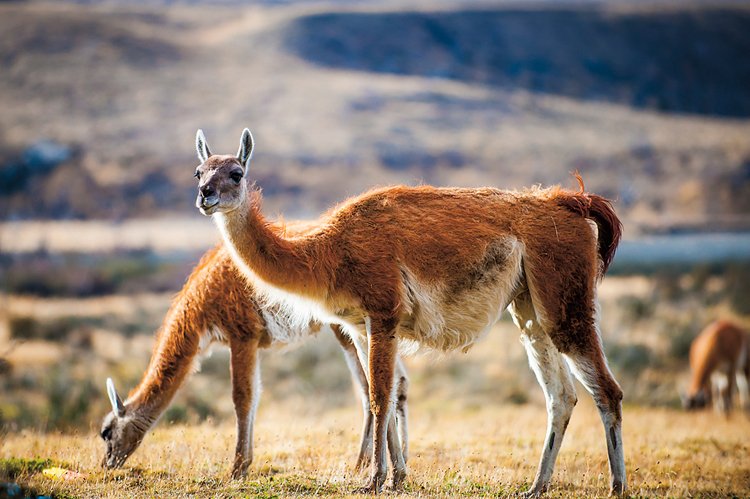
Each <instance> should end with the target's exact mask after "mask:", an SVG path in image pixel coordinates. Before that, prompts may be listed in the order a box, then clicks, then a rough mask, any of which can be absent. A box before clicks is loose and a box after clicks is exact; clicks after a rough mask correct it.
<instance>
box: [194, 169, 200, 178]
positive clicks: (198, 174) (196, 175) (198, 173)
mask: <svg viewBox="0 0 750 499" xmlns="http://www.w3.org/2000/svg"><path fill="white" fill-rule="evenodd" d="M193 177H195V178H201V172H199V171H198V170H195V173H194V174H193Z"/></svg>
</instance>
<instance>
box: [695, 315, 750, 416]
mask: <svg viewBox="0 0 750 499" xmlns="http://www.w3.org/2000/svg"><path fill="white" fill-rule="evenodd" d="M690 370H691V371H692V379H691V382H690V387H689V388H688V392H687V396H686V397H685V399H684V401H683V405H684V407H685V409H688V410H689V409H701V408H703V407H705V406H706V405H707V404H709V403H711V402H713V405H714V409H716V410H717V411H718V412H723V413H724V414H725V415H727V416H728V415H729V414H730V412H731V411H732V395H733V393H732V392H733V390H734V387H735V383H736V384H737V388H738V392H739V396H740V403H741V404H742V406H743V407H744V408H745V409H748V404H749V403H750V394H749V393H748V378H750V336H749V335H748V333H747V332H746V331H744V330H743V329H741V328H740V327H739V326H737V325H736V324H733V323H732V322H729V321H726V320H718V321H715V322H712V323H711V324H709V325H708V326H706V328H705V329H704V330H703V331H702V332H701V333H700V334H699V335H698V336H697V337H696V338H695V339H694V340H693V343H692V344H691V345H690Z"/></svg>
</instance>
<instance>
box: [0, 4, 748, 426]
mask: <svg viewBox="0 0 750 499" xmlns="http://www.w3.org/2000/svg"><path fill="white" fill-rule="evenodd" d="M0 110H1V111H0V215H1V218H2V221H1V223H0V423H1V424H2V427H3V428H4V429H5V430H6V431H14V430H17V429H20V428H36V429H42V430H74V429H80V430H88V429H90V428H95V427H97V426H98V424H99V421H100V418H101V416H102V415H103V414H104V413H105V412H106V411H107V410H108V404H107V401H106V397H105V394H104V380H105V378H106V377H107V376H113V377H115V379H116V380H118V383H119V388H120V390H121V391H127V390H128V389H130V388H131V387H133V386H135V384H136V383H137V382H138V380H139V379H140V376H141V374H142V373H143V371H144V369H145V368H146V365H147V362H148V358H149V355H150V350H151V346H152V342H153V335H154V332H155V331H156V330H157V328H158V327H159V324H160V323H161V320H162V318H163V316H164V314H165V312H166V310H167V307H168V306H169V302H170V299H171V297H172V296H173V295H174V294H175V293H176V292H177V291H178V290H179V289H180V287H181V286H182V284H183V283H184V280H185V278H186V277H187V275H188V274H189V272H190V269H191V268H192V267H193V265H195V263H197V261H198V259H199V257H200V255H201V254H202V253H203V252H204V251H205V250H206V249H208V248H209V247H211V246H212V245H214V244H215V243H216V242H217V241H218V232H217V231H216V229H215V228H214V227H213V226H212V225H211V223H210V221H209V220H208V219H206V218H204V217H202V216H201V215H200V214H199V213H198V211H197V210H196V209H195V207H194V204H193V203H194V198H195V179H194V178H193V171H194V168H195V166H196V165H197V159H196V156H195V150H194V137H195V131H196V129H197V128H203V129H204V130H205V132H206V134H207V137H208V140H209V144H210V146H211V148H212V150H213V151H214V152H222V153H233V152H235V151H236V149H237V146H238V141H239V137H240V133H241V131H242V129H243V127H245V126H247V127H250V128H251V129H252V131H253V133H254V135H255V139H256V153H255V156H254V161H253V164H252V170H251V173H250V175H251V177H252V178H254V179H256V180H257V183H258V184H259V185H260V186H261V187H262V188H263V192H264V195H265V205H264V207H265V212H266V215H267V216H269V217H275V216H277V215H280V214H283V215H284V216H285V217H286V218H287V219H294V218H312V217H316V216H317V215H318V214H319V213H320V212H321V211H323V210H325V209H326V208H328V207H330V206H331V205H332V204H334V203H336V202H338V201H340V200H342V199H344V198H346V197H348V196H351V195H354V194H357V193H359V192H361V191H363V190H366V189H368V188H371V187H374V186H381V185H388V184H410V185H416V184H421V183H428V184H434V185H455V186H497V187H501V188H521V187H524V186H530V185H533V184H542V185H549V184H558V183H559V184H562V185H563V186H566V187H571V188H574V187H576V185H575V182H574V181H573V178H572V176H571V175H570V172H572V171H574V170H578V171H580V172H581V174H582V175H583V178H584V179H585V181H586V187H587V189H588V190H590V191H593V192H597V193H599V194H602V195H604V196H607V197H609V198H611V199H612V200H613V201H614V203H615V206H616V209H617V211H618V213H619V215H620V216H621V218H622V220H623V222H624V224H625V241H624V242H623V244H622V246H621V248H620V251H619V253H618V255H617V258H616V260H615V263H614V266H613V268H612V270H611V273H610V276H609V277H607V278H606V279H605V280H604V282H603V284H602V285H601V292H600V298H601V301H602V316H603V334H604V341H605V346H606V350H607V353H608V357H609V359H610V362H611V364H612V367H613V370H614V371H615V374H616V376H617V378H618V379H619V380H620V382H621V383H622V385H623V387H624V389H625V393H626V400H625V402H626V404H646V405H661V406H677V405H678V404H679V391H680V390H681V389H684V388H685V385H686V382H687V376H688V366H687V354H688V349H689V345H690V341H691V340H692V339H693V338H694V337H695V336H696V335H697V334H698V332H699V331H700V330H701V328H702V327H703V326H705V325H706V324H707V323H708V322H710V321H711V320H713V319H715V318H719V317H722V318H730V319H733V320H736V321H738V322H739V323H740V324H744V325H745V326H747V325H750V3H748V2H732V1H727V2H723V3H722V4H721V5H717V3H716V2H708V1H706V2H693V1H690V2H663V3H659V4H654V3H651V2H643V1H626V0H622V1H601V2H587V1H572V0H571V1H563V2H545V1H533V2H531V1H523V0H519V1H514V2H505V1H498V2H490V1H477V2H461V1H457V0H416V1H413V2H396V1H375V0H372V1H367V0H363V1H343V0H341V1H327V2H326V1H302V0H300V1H295V0H288V1H283V0H279V1H273V0H268V1H257V2H239V1H216V2H213V1H201V0H186V1H168V0H164V1H145V0H144V1H140V2H125V1H117V0H111V1H96V0H82V1H69V2H66V1H58V2H54V3H45V2H35V1H27V2H5V1H3V2H0ZM496 329H497V331H493V333H492V334H490V335H489V336H488V338H486V339H485V340H484V346H483V347H481V348H475V349H473V350H471V351H469V352H468V353H467V354H460V353H454V354H450V355H445V356H435V355H427V356H416V357H413V358H410V359H408V365H409V368H410V372H411V376H412V379H413V384H412V398H411V400H419V401H420V403H423V404H426V405H427V406H428V407H429V406H430V405H432V406H434V407H436V408H439V407H441V406H442V405H445V404H456V405H459V406H461V407H466V408H471V407H477V406H478V405H480V404H498V405H499V404H526V403H530V404H539V405H542V404H543V399H542V393H541V390H540V389H539V387H538V386H537V385H536V381H535V380H534V378H533V375H532V373H531V371H530V370H529V369H528V366H527V361H526V358H525V353H524V351H523V348H522V346H521V345H520V344H519V342H518V332H517V330H516V329H515V327H514V326H513V325H512V324H511V322H510V321H509V319H508V318H507V317H504V319H503V321H502V322H501V323H500V324H499V325H498V326H497V328H496ZM263 376H264V385H265V392H264V395H263V402H262V404H261V415H262V405H263V404H270V403H284V402H286V401H295V400H305V401H306V404H307V405H306V407H307V408H308V410H320V411H323V410H325V408H326V407H330V406H341V405H346V404H354V400H353V397H354V394H353V392H352V391H351V390H349V388H348V387H349V384H350V381H349V377H348V372H347V369H346V367H345V364H344V361H343V358H342V356H341V354H340V353H339V352H338V348H337V346H336V344H335V342H334V341H333V340H332V338H326V337H321V338H318V339H316V340H315V341H310V342H308V343H306V344H304V345H301V346H299V347H296V348H287V349H282V350H271V351H268V352H265V353H264V354H263ZM231 417H233V412H232V405H231V392H230V388H229V379H228V355H227V353H226V352H225V351H221V350H220V351H217V352H215V353H214V355H213V356H212V357H211V358H210V359H208V360H206V361H205V362H204V363H203V369H202V371H201V372H200V373H199V374H197V375H195V376H194V377H193V378H192V379H191V380H190V381H189V382H188V384H187V386H186V387H185V389H184V390H182V391H181V393H180V394H179V396H178V397H177V399H176V401H175V403H174V404H173V405H172V406H171V408H170V409H169V410H168V412H167V415H166V419H167V420H168V421H173V422H183V421H186V422H195V421H200V420H204V419H206V418H216V419H226V418H231Z"/></svg>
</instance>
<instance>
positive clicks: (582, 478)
mask: <svg viewBox="0 0 750 499" xmlns="http://www.w3.org/2000/svg"><path fill="white" fill-rule="evenodd" d="M579 388H580V387H579ZM579 392H580V390H579ZM580 395H581V397H580V398H581V401H580V402H579V404H578V407H577V408H576V411H575V412H574V415H573V418H572V420H571V424H570V427H569V429H568V433H567V435H566V439H565V443H564V444H563V447H562V450H561V453H560V456H559V458H558V462H557V467H556V472H555V476H554V478H553V485H552V488H551V490H550V493H549V494H548V496H549V497H595V496H603V495H606V494H607V493H608V480H609V478H608V472H607V461H606V451H605V448H604V439H603V438H602V429H601V425H600V423H599V419H598V415H597V413H596V410H595V409H594V406H593V404H592V403H591V401H590V399H589V398H588V397H587V396H585V395H583V394H580ZM411 409H412V410H411V428H412V432H411V451H410V456H409V463H408V467H409V477H408V479H407V481H406V486H405V488H404V490H403V491H400V492H398V493H393V492H390V493H389V494H388V495H389V496H391V497H402V496H403V497H434V496H448V495H450V496H465V497H469V496H507V495H512V494H514V493H516V492H518V491H522V490H524V489H525V488H526V487H528V485H529V483H530V480H531V479H532V478H533V474H534V472H535V468H536V463H537V459H538V455H539V452H540V450H541V446H542V442H543V437H544V424H545V410H544V408H543V407H542V406H540V405H538V404H528V405H524V406H507V405H504V406H486V407H477V408H475V409H465V408H463V409H462V408H456V407H452V406H450V405H441V406H435V405H429V404H428V405H426V404H421V403H419V402H416V403H414V404H413V405H412V408H411ZM359 421H360V417H359V413H358V410H357V409H356V408H355V407H352V408H350V409H336V410H316V409H313V410H312V412H310V411H308V410H307V408H306V406H305V404H304V403H303V402H301V401H299V402H297V403H289V404H284V405H273V406H270V405H269V406H262V407H261V410H260V413H259V416H258V423H257V426H256V438H255V444H256V447H255V448H256V454H255V461H254V463H253V465H252V466H251V471H250V474H249V476H248V478H247V479H246V480H244V481H231V480H229V479H228V467H229V457H230V452H231V449H232V448H233V443H234V442H233V439H234V427H233V425H231V424H229V423H225V424H221V425H215V424H212V423H211V422H210V421H209V422H205V423H203V424H200V425H198V426H183V425H168V424H165V423H162V424H159V425H158V426H157V428H156V429H155V431H154V432H153V433H152V434H150V435H149V436H147V438H146V439H145V441H144V443H143V445H142V446H141V448H140V449H138V451H137V452H136V453H135V455H134V456H133V457H132V459H131V460H130V461H129V462H128V463H127V465H126V468H125V469H123V470H118V471H115V472H104V471H102V470H101V469H100V468H99V466H98V463H99V461H100V459H101V458H102V454H103V445H102V443H101V441H100V440H99V438H98V437H97V435H96V434H95V433H81V434H74V435H62V434H57V435H55V434H44V435H43V434H39V433H36V432H34V431H23V432H20V433H18V434H8V435H5V436H4V438H3V441H4V443H3V445H2V450H0V456H1V457H2V458H3V460H2V461H0V470H3V469H4V471H5V472H6V474H7V472H8V471H9V469H11V468H14V466H11V464H12V463H11V461H9V460H8V459H7V458H9V457H10V456H13V457H15V458H24V459H32V460H33V459H39V458H42V459H51V460H52V462H53V463H57V464H64V465H66V466H70V467H71V468H72V469H75V470H78V471H80V472H83V473H85V474H86V475H87V477H86V478H85V479H82V480H78V481H73V482H60V481H55V480H52V479H49V478H46V477H44V476H43V475H42V474H41V473H38V472H29V471H20V474H18V475H17V476H15V477H13V476H12V477H11V478H13V479H14V480H16V481H17V482H18V483H20V484H22V485H24V486H26V487H29V488H30V489H31V490H33V491H34V492H37V493H47V494H48V493H53V494H57V495H60V496H63V497H65V496H75V497H78V496H81V497H164V496H166V495H169V496H170V497H178V496H179V497H187V496H195V497H206V496H211V497H229V496H231V497H238V496H239V497H243V496H249V497H274V496H282V497H283V496H292V495H326V496H348V495H354V493H355V491H356V489H357V487H358V486H360V485H362V484H363V483H364V481H365V478H366V476H365V475H364V474H362V475H360V474H357V473H356V472H355V471H353V462H354V459H355V448H356V441H357V436H358V431H359ZM749 434H750V420H748V419H747V418H745V417H744V416H741V415H735V416H734V418H733V419H732V420H729V421H727V420H725V419H724V418H723V417H720V416H718V415H715V414H713V413H711V412H704V413H694V414H687V413H683V412H679V411H675V410H667V409H644V408H632V407H628V408H626V410H625V414H624V440H625V446H626V463H627V469H628V478H629V483H630V493H631V494H632V495H634V496H669V497H687V496H692V497H732V496H735V497H747V496H748V495H750V443H748V441H747V435H749ZM33 463H34V462H33V461H31V462H29V464H31V465H32V466H31V467H33ZM16 464H18V463H17V462H16ZM15 468H19V466H15ZM11 471H13V470H11ZM6 478H7V477H6Z"/></svg>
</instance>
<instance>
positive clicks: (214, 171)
mask: <svg viewBox="0 0 750 499" xmlns="http://www.w3.org/2000/svg"><path fill="white" fill-rule="evenodd" d="M195 148H196V149H197V151H198V159H200V161H201V164H200V166H198V168H197V169H196V170H195V176H196V178H197V179H198V198H197V199H196V200H195V206H196V207H198V209H199V210H200V212H201V213H203V214H204V215H207V216H208V215H213V214H214V213H228V212H230V211H234V210H236V209H237V208H239V207H240V206H241V205H242V203H243V201H244V199H245V196H246V190H247V182H245V180H244V179H245V173H247V167H248V166H249V164H250V158H251V156H252V155H253V135H252V134H251V133H250V130H248V129H247V128H245V130H244V131H243V132H242V138H241V139H240V149H239V151H237V155H236V156H232V155H212V154H211V151H210V150H209V149H208V144H207V143H206V137H205V136H204V135H203V130H198V133H197V134H196V137H195Z"/></svg>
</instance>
